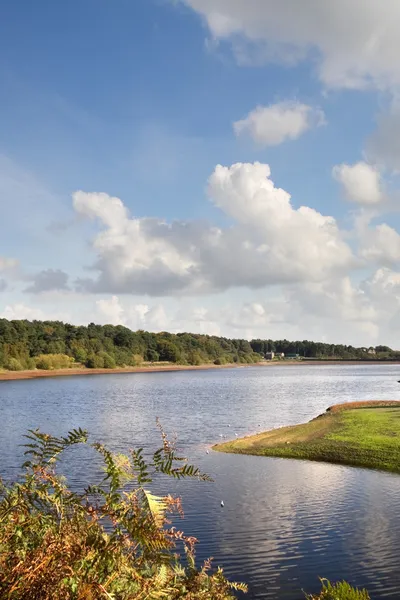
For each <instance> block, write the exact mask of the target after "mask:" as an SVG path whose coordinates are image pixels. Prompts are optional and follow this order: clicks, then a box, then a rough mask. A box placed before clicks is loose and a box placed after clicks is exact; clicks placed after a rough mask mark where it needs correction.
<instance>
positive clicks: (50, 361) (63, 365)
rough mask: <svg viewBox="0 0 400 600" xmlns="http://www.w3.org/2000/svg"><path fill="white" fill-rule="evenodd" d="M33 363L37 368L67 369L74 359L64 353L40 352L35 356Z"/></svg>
mask: <svg viewBox="0 0 400 600" xmlns="http://www.w3.org/2000/svg"><path fill="white" fill-rule="evenodd" d="M35 363H36V368H37V369H45V370H53V369H69V368H71V367H72V365H73V363H74V359H73V358H72V357H71V356H67V355H66V354H40V356H37V357H36V358H35Z"/></svg>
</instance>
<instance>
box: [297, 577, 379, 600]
mask: <svg viewBox="0 0 400 600" xmlns="http://www.w3.org/2000/svg"><path fill="white" fill-rule="evenodd" d="M306 598H307V600H371V599H370V597H369V595H368V592H367V591H366V590H358V589H355V588H352V587H351V586H350V585H349V584H348V583H346V582H345V581H341V582H339V583H336V584H333V585H332V583H331V582H330V581H328V580H327V579H323V580H322V591H321V592H320V594H318V595H317V596H306Z"/></svg>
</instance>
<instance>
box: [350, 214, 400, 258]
mask: <svg viewBox="0 0 400 600" xmlns="http://www.w3.org/2000/svg"><path fill="white" fill-rule="evenodd" d="M359 253H360V256H362V257H363V258H365V259H367V260H370V261H375V262H377V263H378V264H379V265H389V266H393V265H397V264H398V263H399V262H400V235H399V234H398V233H397V231H396V230H395V229H393V227H390V226H389V225H387V224H386V223H382V224H381V225H377V226H376V227H368V228H366V229H365V230H364V231H363V232H361V235H360V249H359Z"/></svg>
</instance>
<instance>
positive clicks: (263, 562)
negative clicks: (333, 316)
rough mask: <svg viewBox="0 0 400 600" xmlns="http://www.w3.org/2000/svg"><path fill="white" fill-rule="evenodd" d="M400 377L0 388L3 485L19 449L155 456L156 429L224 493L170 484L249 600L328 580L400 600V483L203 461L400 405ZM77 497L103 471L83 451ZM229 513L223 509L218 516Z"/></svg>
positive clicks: (333, 374) (362, 473)
mask: <svg viewBox="0 0 400 600" xmlns="http://www.w3.org/2000/svg"><path fill="white" fill-rule="evenodd" d="M399 371H400V366H396V365H377V364H374V365H350V366H348V365H343V366H342V365H326V366H325V365H323V366H317V365H312V366H305V365H304V366H300V365H299V366H266V367H248V368H237V369H221V370H210V371H181V372H169V373H144V374H141V373H138V374H122V375H120V374H114V375H112V374H110V375H93V376H85V377H80V376H78V377H60V378H49V379H37V380H21V381H7V382H0V417H1V423H2V436H1V438H0V473H1V475H2V476H5V477H8V478H15V477H17V476H18V472H19V469H18V468H17V467H18V465H19V464H20V463H21V462H22V460H21V459H22V455H23V449H22V448H21V447H20V446H19V444H20V443H22V441H23V440H22V436H23V434H24V433H25V432H26V430H27V429H28V428H35V427H39V428H40V429H41V430H42V431H46V432H49V433H53V434H56V435H61V434H65V433H66V432H67V431H68V430H70V429H72V428H74V427H82V428H86V429H88V430H89V432H90V434H91V437H92V438H93V439H95V440H98V441H102V442H104V443H106V444H108V445H109V446H110V447H111V448H112V449H113V450H116V451H124V450H127V449H129V448H131V447H139V446H142V447H144V448H146V449H155V448H156V447H158V445H159V443H158V440H159V434H158V432H157V428H156V425H155V420H156V417H159V418H160V420H161V422H162V424H163V426H164V428H165V429H166V430H167V432H169V433H176V434H177V436H178V447H179V448H180V449H182V451H183V452H184V453H185V454H186V455H187V456H188V457H189V458H190V459H191V461H192V462H194V463H195V464H197V465H198V466H199V467H200V468H201V469H202V470H203V471H205V472H207V473H209V474H210V475H211V476H212V477H213V479H214V483H203V482H198V481H183V482H176V483H175V482H172V484H171V486H170V488H169V489H170V490H172V492H174V493H175V492H176V493H179V495H181V496H182V499H183V507H184V510H185V520H184V522H183V523H182V524H181V523H180V527H182V528H183V529H184V531H185V532H186V533H187V534H191V535H195V536H196V537H198V539H199V540H200V543H199V545H198V551H197V556H198V560H199V561H201V560H203V559H204V558H206V557H208V556H213V557H214V559H215V565H217V564H221V565H222V566H224V568H225V572H226V574H227V575H228V576H229V577H230V578H231V579H235V580H238V581H245V582H246V583H248V585H249V594H248V595H247V596H246V597H247V598H251V599H253V598H257V599H258V598H263V599H264V598H265V599H278V598H279V599H280V600H298V599H300V598H302V597H303V595H302V592H301V590H302V589H304V590H307V591H308V592H313V591H317V590H318V589H319V587H320V586H319V581H318V577H327V578H330V579H333V580H337V579H347V580H348V581H350V582H351V583H352V584H354V585H357V586H365V587H367V588H368V590H369V591H370V593H371V597H372V598H373V600H378V599H381V598H399V596H400V570H399V567H398V564H399V558H398V557H399V555H400V493H399V492H400V478H399V476H397V475H393V474H389V473H382V472H377V471H368V470H362V469H356V468H350V467H342V466H336V465H328V464H322V463H308V462H305V461H292V460H287V459H279V458H263V457H254V456H238V455H227V454H220V453H214V452H212V451H210V453H209V454H207V453H206V449H207V448H208V447H209V446H210V445H211V444H213V443H215V442H218V441H220V440H221V437H220V436H227V439H228V438H233V437H235V433H237V434H238V435H239V436H241V435H245V434H250V433H254V432H258V431H262V430H266V429H270V428H272V427H278V426H282V425H290V424H297V423H300V422H304V421H308V420H309V419H311V418H313V417H315V416H316V415H318V414H320V413H321V412H324V411H325V409H326V408H327V407H328V406H329V405H331V404H335V403H338V402H347V401H354V400H380V399H382V400H388V399H390V400H397V399H400V398H399V396H400V385H399V384H398V383H397V380H398V379H399V378H400V377H399V375H400V372H399ZM64 470H65V472H66V474H67V475H68V478H69V480H70V482H71V484H72V485H73V486H74V487H80V486H82V485H83V484H86V483H88V482H89V481H90V480H91V479H92V478H93V477H95V476H96V474H97V472H98V463H97V462H96V460H94V459H93V457H92V455H90V456H88V455H87V453H86V454H83V453H82V450H81V449H73V450H72V451H71V453H70V455H69V457H68V458H67V460H66V461H65V463H64ZM221 500H224V504H225V506H224V508H221V506H220V503H221Z"/></svg>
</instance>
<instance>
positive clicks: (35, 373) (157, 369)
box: [0, 359, 400, 382]
mask: <svg viewBox="0 0 400 600" xmlns="http://www.w3.org/2000/svg"><path fill="white" fill-rule="evenodd" d="M354 364H359V365H377V364H390V365H396V364H400V361H399V360H391V361H389V360H385V361H383V360H373V359H370V360H307V359H306V360H286V361H284V360H282V361H262V362H259V363H249V364H247V363H243V364H237V363H228V364H226V365H214V364H212V363H209V364H204V365H175V364H170V365H149V366H142V367H117V368H115V369H88V368H86V367H77V368H71V369H54V370H46V369H31V370H24V371H6V370H3V371H0V382H1V381H18V380H23V379H39V378H41V377H72V376H75V375H112V374H114V375H118V374H123V373H162V372H171V371H208V370H211V369H240V368H247V367H273V366H274V367H278V366H279V367H292V366H300V365H305V366H312V365H314V366H328V365H347V366H349V365H354Z"/></svg>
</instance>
